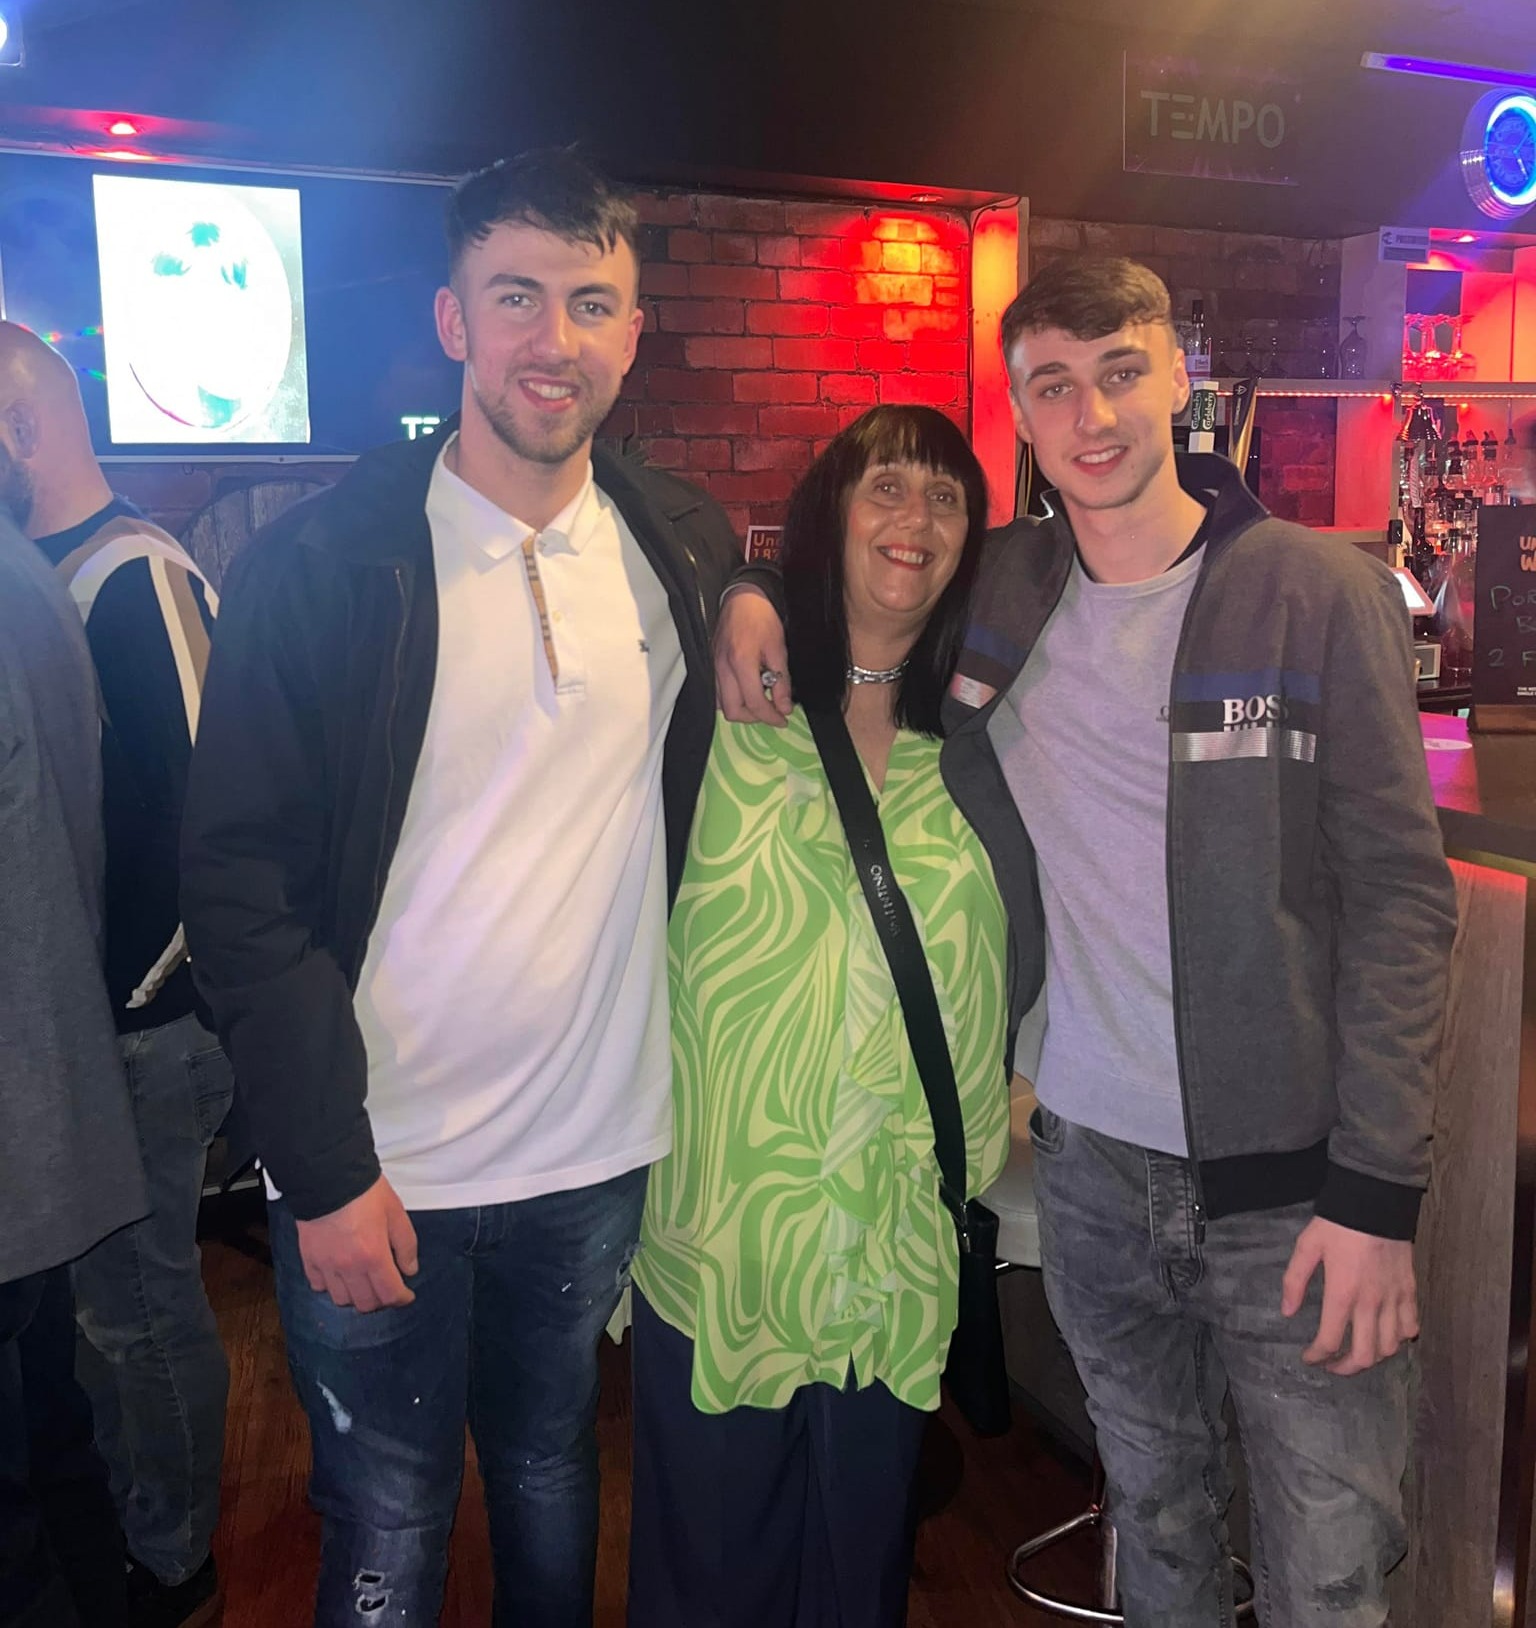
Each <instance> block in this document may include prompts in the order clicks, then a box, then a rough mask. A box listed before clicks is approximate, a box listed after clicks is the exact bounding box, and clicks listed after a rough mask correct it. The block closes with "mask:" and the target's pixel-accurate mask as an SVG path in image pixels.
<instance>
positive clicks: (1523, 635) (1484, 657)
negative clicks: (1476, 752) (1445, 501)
mask: <svg viewBox="0 0 1536 1628" xmlns="http://www.w3.org/2000/svg"><path fill="white" fill-rule="evenodd" d="M1473 633H1474V639H1473V646H1472V727H1473V728H1474V729H1487V730H1528V731H1532V732H1536V506H1533V505H1524V504H1522V505H1519V506H1516V507H1513V508H1503V507H1498V506H1489V507H1485V508H1483V509H1481V510H1480V511H1479V512H1478V517H1477V614H1476V619H1475V622H1474V624H1473Z"/></svg>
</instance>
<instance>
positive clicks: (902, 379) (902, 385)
mask: <svg viewBox="0 0 1536 1628" xmlns="http://www.w3.org/2000/svg"><path fill="white" fill-rule="evenodd" d="M959 399H960V380H959V379H957V378H955V377H954V375H953V374H948V373H882V374H881V375H880V400H881V401H882V402H910V403H917V404H920V405H922V406H924V407H951V406H953V405H954V404H955V402H957V401H958V400H959Z"/></svg>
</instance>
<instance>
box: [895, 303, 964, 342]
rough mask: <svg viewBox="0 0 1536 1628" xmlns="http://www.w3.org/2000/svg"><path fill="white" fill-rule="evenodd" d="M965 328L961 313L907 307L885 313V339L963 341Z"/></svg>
mask: <svg viewBox="0 0 1536 1628" xmlns="http://www.w3.org/2000/svg"><path fill="white" fill-rule="evenodd" d="M967 326H968V324H967V322H966V319H965V313H964V312H963V311H951V310H945V309H943V308H937V309H931V310H927V311H923V310H914V309H913V308H912V307H910V306H908V307H906V308H905V309H901V308H898V309H896V310H887V311H886V313H885V336H886V338H887V339H963V338H964V337H965V331H966V328H967Z"/></svg>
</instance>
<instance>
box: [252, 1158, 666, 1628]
mask: <svg viewBox="0 0 1536 1628" xmlns="http://www.w3.org/2000/svg"><path fill="white" fill-rule="evenodd" d="M645 1178H646V1172H645V1170H643V1169H640V1170H632V1171H630V1172H628V1173H627V1174H625V1175H622V1176H618V1177H615V1178H614V1179H613V1180H611V1181H606V1182H602V1183H599V1184H598V1185H596V1186H593V1187H583V1188H576V1189H573V1190H572V1191H570V1192H564V1193H550V1194H547V1195H545V1196H543V1197H540V1198H530V1199H524V1200H522V1201H520V1202H518V1203H513V1204H491V1205H484V1206H481V1207H479V1208H474V1209H463V1210H413V1211H412V1212H411V1222H412V1224H413V1225H414V1227H415V1228H416V1242H417V1251H418V1266H419V1270H418V1272H417V1273H416V1276H415V1277H413V1278H411V1279H410V1280H409V1282H410V1287H411V1288H412V1289H413V1290H414V1291H415V1295H416V1298H415V1300H414V1301H413V1302H412V1303H411V1304H410V1305H408V1306H389V1307H384V1308H382V1309H381V1310H379V1311H370V1312H360V1311H356V1310H354V1309H352V1308H351V1307H347V1306H338V1305H336V1304H335V1303H334V1302H333V1301H332V1300H331V1298H330V1296H329V1295H327V1294H325V1293H323V1292H316V1291H315V1290H314V1289H311V1288H310V1286H309V1283H308V1281H307V1279H306V1278H305V1276H304V1267H303V1262H302V1261H301V1259H300V1256H299V1243H298V1230H297V1226H296V1224H295V1222H294V1218H293V1214H292V1212H291V1211H290V1210H289V1209H288V1206H287V1205H286V1204H284V1203H283V1202H282V1201H281V1200H274V1201H273V1202H272V1204H271V1205H270V1206H269V1208H268V1214H269V1217H270V1223H271V1235H272V1261H273V1265H274V1267H275V1269H276V1273H277V1299H278V1309H279V1311H280V1312H281V1314H282V1319H283V1332H284V1334H285V1336H286V1338H287V1342H288V1365H289V1369H290V1371H291V1372H292V1374H293V1381H294V1385H295V1387H296V1388H297V1390H298V1393H299V1400H300V1401H301V1402H302V1403H303V1404H304V1409H305V1412H306V1413H307V1414H308V1415H309V1433H310V1440H311V1442H312V1445H313V1450H314V1470H313V1475H312V1478H311V1481H310V1497H311V1499H312V1501H313V1502H314V1504H315V1507H316V1508H317V1509H318V1510H319V1511H320V1513H321V1515H322V1516H323V1518H324V1522H325V1530H324V1537H323V1540H322V1544H321V1553H320V1584H319V1591H318V1596H317V1601H316V1606H315V1622H316V1624H317V1628H357V1624H358V1622H359V1621H362V1620H366V1621H372V1620H375V1617H374V1616H372V1615H370V1612H372V1613H376V1614H377V1620H378V1621H380V1622H391V1623H400V1624H402V1628H428V1625H430V1624H432V1623H435V1622H436V1621H437V1619H438V1614H439V1611H440V1610H441V1606H442V1597H443V1582H444V1578H445V1577H446V1574H447V1569H448V1539H449V1535H450V1533H451V1532H452V1529H453V1517H454V1512H455V1510H456V1509H457V1507H458V1501H459V1485H460V1481H461V1479H462V1477H463V1470H464V1425H465V1420H466V1418H467V1419H468V1423H469V1427H470V1431H471V1433H472V1434H473V1436H474V1440H475V1449H476V1453H477V1455H478V1458H479V1463H480V1473H481V1476H482V1478H483V1480H484V1482H485V1498H486V1508H487V1513H488V1515H489V1517H490V1530H491V1559H492V1564H493V1566H494V1568H495V1574H496V1593H495V1607H494V1615H493V1622H494V1624H495V1628H504V1625H505V1628H510V1625H513V1624H515V1625H516V1628H590V1625H591V1621H592V1600H593V1576H594V1571H595V1569H596V1563H597V1503H598V1486H597V1437H596V1431H595V1424H596V1419H597V1393H598V1374H597V1346H598V1340H599V1338H600V1337H601V1335H602V1332H603V1329H604V1327H605V1326H606V1324H607V1322H608V1319H609V1318H610V1317H611V1316H612V1315H613V1312H614V1309H615V1307H616V1306H617V1305H618V1303H619V1297H620V1295H621V1294H622V1292H623V1290H624V1286H625V1284H626V1283H627V1282H628V1278H629V1266H630V1261H631V1259H632V1257H633V1255H634V1249H635V1242H636V1239H637V1238H638V1236H639V1232H640V1212H641V1209H642V1207H643V1205H644V1201H645Z"/></svg>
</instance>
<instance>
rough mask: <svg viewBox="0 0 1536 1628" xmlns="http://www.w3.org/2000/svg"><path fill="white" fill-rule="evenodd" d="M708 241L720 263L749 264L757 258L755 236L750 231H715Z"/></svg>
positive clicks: (731, 264) (732, 264)
mask: <svg viewBox="0 0 1536 1628" xmlns="http://www.w3.org/2000/svg"><path fill="white" fill-rule="evenodd" d="M710 241H711V247H712V248H713V249H714V253H715V259H716V260H718V261H719V262H720V263H721V265H726V266H750V265H752V264H753V263H754V262H755V261H756V259H757V238H756V237H755V236H754V235H753V234H752V233H751V232H716V233H715V235H714V237H713V238H712V239H711V240H710Z"/></svg>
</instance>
